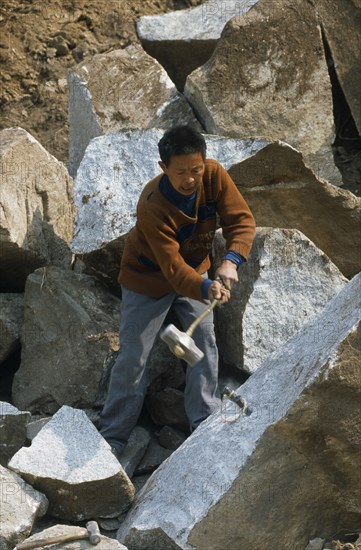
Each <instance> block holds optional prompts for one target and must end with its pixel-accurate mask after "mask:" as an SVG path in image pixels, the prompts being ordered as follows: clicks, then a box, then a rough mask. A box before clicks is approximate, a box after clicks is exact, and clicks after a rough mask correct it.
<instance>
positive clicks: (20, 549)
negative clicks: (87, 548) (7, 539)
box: [15, 529, 89, 550]
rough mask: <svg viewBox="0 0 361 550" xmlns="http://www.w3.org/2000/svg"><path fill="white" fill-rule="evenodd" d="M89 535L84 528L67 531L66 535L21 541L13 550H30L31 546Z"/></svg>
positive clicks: (78, 538)
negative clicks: (82, 529)
mask: <svg viewBox="0 0 361 550" xmlns="http://www.w3.org/2000/svg"><path fill="white" fill-rule="evenodd" d="M88 536H89V534H88V531H87V530H86V529H84V531H82V532H81V533H80V532H78V533H68V534H67V535H56V536H54V537H49V538H47V539H38V540H31V541H29V542H21V543H20V544H17V545H16V547H15V550H31V548H43V547H44V546H48V545H49V544H58V543H61V542H69V541H72V540H82V539H87V538H88Z"/></svg>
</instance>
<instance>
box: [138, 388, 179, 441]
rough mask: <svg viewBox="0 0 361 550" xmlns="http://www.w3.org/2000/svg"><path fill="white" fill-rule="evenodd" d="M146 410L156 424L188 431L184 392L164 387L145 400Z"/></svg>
mask: <svg viewBox="0 0 361 550" xmlns="http://www.w3.org/2000/svg"><path fill="white" fill-rule="evenodd" d="M145 404H146V408H147V411H148V412H149V414H150V416H151V418H152V420H153V422H155V424H157V425H158V426H172V427H174V428H179V429H180V430H181V431H184V432H188V430H189V420H188V418H187V415H186V412H185V409H184V394H183V392H182V391H180V390H176V389H174V388H165V389H164V390H162V391H159V392H156V393H153V394H152V395H149V396H148V397H146V400H145Z"/></svg>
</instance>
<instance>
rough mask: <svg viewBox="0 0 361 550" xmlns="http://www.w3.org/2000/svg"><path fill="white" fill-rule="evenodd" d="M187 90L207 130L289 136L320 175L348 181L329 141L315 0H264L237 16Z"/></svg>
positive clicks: (329, 121)
mask: <svg viewBox="0 0 361 550" xmlns="http://www.w3.org/2000/svg"><path fill="white" fill-rule="evenodd" d="M285 22H287V23H285ZM305 36H307V40H305ZM184 92H185V96H186V97H187V98H188V100H189V102H190V103H191V105H192V106H193V108H194V110H195V112H196V113H197V115H198V117H199V119H200V120H201V122H202V124H203V126H204V127H205V129H206V131H207V132H210V133H213V134H221V135H228V136H233V137H238V138H245V137H256V136H258V137H263V138H265V139H268V140H270V141H275V140H282V141H285V142H287V143H290V144H291V145H292V146H294V147H296V148H297V149H299V150H300V151H301V152H302V153H303V154H304V156H305V160H306V162H307V164H308V165H309V166H310V167H311V168H312V169H313V170H314V171H315V172H316V173H317V174H318V175H319V176H321V177H322V178H325V179H326V180H327V181H329V182H331V183H334V184H337V185H340V184H341V183H342V180H341V174H340V172H339V171H338V169H337V168H336V166H335V164H334V159H333V153H332V147H331V145H332V143H333V140H334V122H333V110H332V109H333V108H332V94H331V83H330V79H329V74H328V70H327V64H326V62H325V57H324V51H323V43H322V37H321V31H320V28H319V26H318V24H317V17H316V12H315V7H314V6H313V4H312V3H311V2H304V1H303V0H294V1H293V2H292V3H290V2H289V1H288V0H280V1H279V2H269V1H268V0H260V1H259V2H258V3H257V4H256V5H255V6H253V8H252V9H250V10H249V11H248V13H246V14H245V15H244V16H242V17H235V18H233V19H232V20H231V21H229V22H228V24H227V26H226V27H225V29H224V31H223V33H222V37H221V38H220V40H219V42H218V44H217V47H216V49H215V51H214V53H213V55H212V57H211V59H210V60H209V61H207V63H206V64H205V65H203V66H202V67H199V68H198V69H196V70H195V71H194V72H193V73H191V74H190V75H189V76H188V78H187V81H186V86H185V90H184Z"/></svg>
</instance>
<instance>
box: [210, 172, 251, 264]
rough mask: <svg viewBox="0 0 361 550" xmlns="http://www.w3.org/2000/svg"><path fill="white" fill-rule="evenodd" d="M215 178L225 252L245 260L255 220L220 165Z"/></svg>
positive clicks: (249, 248)
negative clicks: (234, 253)
mask: <svg viewBox="0 0 361 550" xmlns="http://www.w3.org/2000/svg"><path fill="white" fill-rule="evenodd" d="M216 177H217V180H218V181H217V183H218V186H219V187H218V188H219V193H218V197H217V212H218V214H219V216H220V223H221V227H222V232H223V236H224V238H225V239H226V249H227V252H229V251H233V252H236V253H237V254H240V255H241V256H243V257H244V258H245V259H247V258H248V255H249V252H250V250H251V247H252V243H253V239H254V235H255V228H256V223H255V219H254V217H253V215H252V213H251V211H250V209H249V206H248V204H247V203H246V201H245V199H244V198H243V196H242V195H241V193H240V192H239V191H238V189H237V187H236V185H235V183H234V181H233V180H232V178H231V177H230V176H229V175H228V173H227V172H226V170H225V169H224V168H223V167H222V166H221V165H220V164H218V171H217V174H216Z"/></svg>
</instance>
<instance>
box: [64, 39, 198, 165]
mask: <svg viewBox="0 0 361 550" xmlns="http://www.w3.org/2000/svg"><path fill="white" fill-rule="evenodd" d="M68 85H69V129H70V145H69V172H70V174H71V175H72V176H75V174H76V173H77V170H78V167H79V164H80V162H81V160H82V158H83V156H84V152H85V149H86V147H87V145H88V143H89V142H90V140H91V139H93V138H94V137H97V136H100V135H102V134H107V133H111V132H116V131H120V130H125V129H130V128H169V127H170V126H172V125H174V124H175V123H179V120H182V122H183V123H189V124H192V125H193V126H195V127H196V128H197V129H201V127H200V125H199V123H198V121H197V120H196V118H195V116H194V113H193V111H192V109H191V107H190V106H189V104H188V102H187V101H186V99H185V98H184V97H183V96H182V95H181V94H180V93H179V92H178V91H177V90H176V88H175V86H174V84H173V82H172V81H171V80H170V78H169V76H168V75H167V73H166V71H165V70H164V69H163V67H162V66H161V65H160V64H159V63H158V61H156V60H155V59H153V58H152V57H150V56H149V55H148V54H147V53H146V52H145V51H144V50H143V48H142V47H141V46H140V45H138V44H133V45H131V46H128V48H125V49H123V50H115V51H112V52H109V53H106V54H98V55H95V56H94V57H93V58H92V59H91V60H90V61H85V62H83V63H81V64H80V65H79V66H78V67H77V68H76V70H75V71H73V72H71V73H69V76H68Z"/></svg>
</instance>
